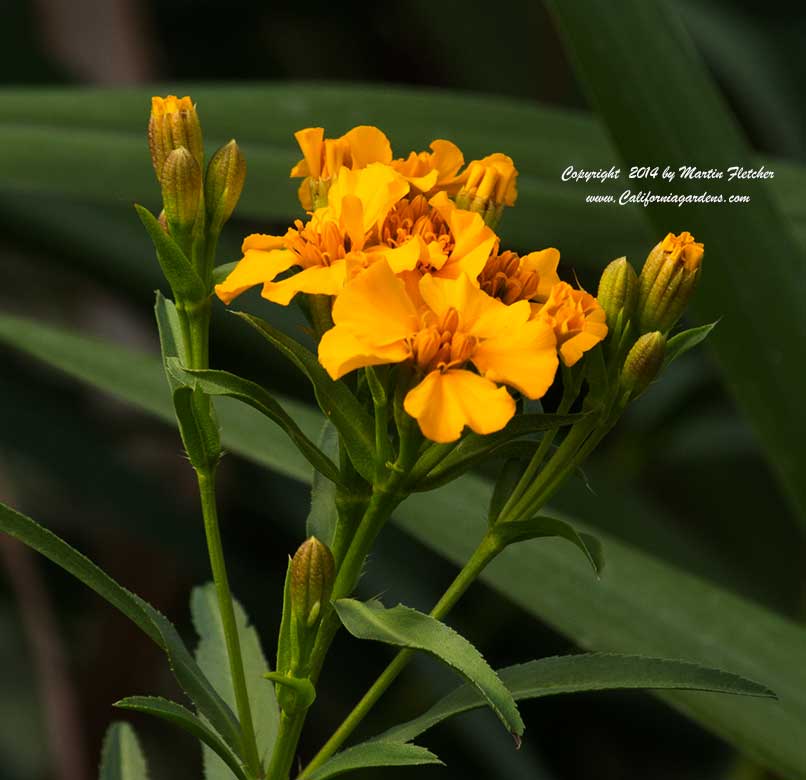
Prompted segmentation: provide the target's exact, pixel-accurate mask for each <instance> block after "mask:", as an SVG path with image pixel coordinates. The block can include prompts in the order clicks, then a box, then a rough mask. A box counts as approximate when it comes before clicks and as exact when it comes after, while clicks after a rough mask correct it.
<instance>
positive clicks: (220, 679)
mask: <svg viewBox="0 0 806 780" xmlns="http://www.w3.org/2000/svg"><path fill="white" fill-rule="evenodd" d="M234 608H235V624H236V626H237V627H238V636H239V637H240V641H241V657H242V658H243V664H244V673H245V675H246V680H247V689H248V691H249V704H250V706H251V710H252V717H253V720H254V723H255V727H256V732H257V733H256V735H255V736H256V738H257V746H258V750H259V751H260V759H261V762H262V763H263V765H264V766H265V765H266V764H267V763H268V759H269V758H270V756H271V751H272V749H273V747H274V743H275V741H276V739H277V730H278V728H279V725H280V712H279V710H278V708H277V699H276V697H275V695H274V689H273V688H272V686H270V685H264V684H262V683H261V678H262V676H263V675H264V674H265V673H266V672H267V671H268V670H269V665H268V663H267V662H266V658H265V656H264V655H263V649H262V647H261V644H260V637H259V636H258V633H257V631H256V630H255V627H254V626H252V625H250V623H249V619H248V618H247V616H246V613H245V612H244V610H243V607H242V606H241V605H240V604H239V603H238V602H237V601H235V602H234ZM190 612H191V615H192V616H193V625H194V626H195V628H196V633H198V635H199V637H200V638H201V641H200V642H199V645H198V647H197V648H196V663H198V665H199V668H200V669H201V670H202V672H204V674H205V675H206V676H207V678H208V679H209V680H210V682H211V683H212V685H213V687H214V688H215V690H216V691H217V693H218V695H219V696H221V698H222V699H223V700H224V701H225V702H226V703H227V704H228V705H229V707H230V708H231V709H233V710H234V709H235V706H236V702H235V691H234V689H233V687H232V678H231V677H230V668H229V657H228V655H227V644H226V638H225V636H224V627H223V624H222V622H221V614H220V612H219V610H218V597H217V594H216V589H215V585H214V584H213V583H208V584H207V585H203V586H199V587H196V588H194V589H193V592H192V594H191V596H190ZM215 763H216V759H215V757H214V756H212V755H211V754H210V752H209V751H205V756H204V764H205V773H206V777H207V779H208V780H210V779H211V777H218V776H219V775H218V774H216V771H217V770H216V769H215V768H214V767H213V766H211V765H214V764H215Z"/></svg>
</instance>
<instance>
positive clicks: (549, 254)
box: [521, 247, 560, 301]
mask: <svg viewBox="0 0 806 780" xmlns="http://www.w3.org/2000/svg"><path fill="white" fill-rule="evenodd" d="M559 264H560V253H559V252H558V251H557V250H556V249H554V247H549V248H548V249H541V250H540V251H539V252H530V253H529V254H528V255H524V256H523V257H522V258H521V271H535V272H536V273H537V275H538V277H539V278H540V282H539V284H538V287H537V294H536V295H535V300H538V301H545V300H546V299H547V298H548V297H549V295H550V294H551V288H552V287H554V285H555V284H557V283H558V282H559V281H560V277H559V276H557V266H558V265H559Z"/></svg>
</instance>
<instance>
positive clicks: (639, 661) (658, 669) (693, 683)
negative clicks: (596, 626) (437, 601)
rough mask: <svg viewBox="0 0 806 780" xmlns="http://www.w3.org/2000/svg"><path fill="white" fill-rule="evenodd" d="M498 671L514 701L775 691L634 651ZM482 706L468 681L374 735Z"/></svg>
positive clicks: (386, 737) (390, 735)
mask: <svg viewBox="0 0 806 780" xmlns="http://www.w3.org/2000/svg"><path fill="white" fill-rule="evenodd" d="M498 674H499V676H500V677H501V680H502V681H503V683H504V685H506V686H507V688H509V690H510V691H511V692H512V696H513V698H514V699H515V701H524V700H526V699H539V698H542V697H543V696H557V695H558V694H563V693H585V692H589V691H616V690H662V689H666V690H669V689H676V690H686V691H710V692H714V693H726V694H736V695H740V696H760V697H767V698H775V694H774V693H772V691H770V690H768V689H767V688H765V687H764V686H763V685H759V684H758V683H754V682H751V681H750V680H745V679H744V678H743V677H739V676H738V675H735V674H729V673H727V672H721V671H719V670H717V669H708V668H706V667H704V666H699V665H697V664H691V663H686V662H685V661H674V660H669V659H666V658H647V657H645V656H640V655H616V654H611V653H586V654H581V655H564V656H555V657H552V658H541V659H540V660H537V661H530V662H528V663H525V664H518V665H516V666H509V667H507V668H506V669H501V670H499V672H498ZM485 705H486V702H485V701H484V698H483V697H482V696H480V695H479V692H478V691H477V690H476V689H475V688H474V687H473V686H472V685H467V684H465V685H462V686H461V687H459V688H457V689H456V690H454V691H452V692H451V693H449V694H448V695H447V696H445V697H444V698H442V699H440V700H439V701H438V702H437V703H436V704H434V706H433V707H431V708H430V709H428V710H427V711H426V712H424V713H423V714H422V715H420V717H418V718H415V719H414V720H410V721H408V722H406V723H402V724H401V725H399V726H394V727H392V728H391V729H389V730H388V731H385V732H384V733H383V734H381V735H380V736H379V737H378V740H381V741H394V742H409V741H410V740H412V739H415V738H417V737H418V736H419V735H420V734H422V733H423V732H424V731H426V730H427V729H430V728H432V727H434V726H436V725H437V724H438V723H441V722H442V721H444V720H447V719H448V718H452V717H453V716H454V715H460V714H461V713H463V712H469V711H470V710H474V709H478V708H479V707H484V706H485Z"/></svg>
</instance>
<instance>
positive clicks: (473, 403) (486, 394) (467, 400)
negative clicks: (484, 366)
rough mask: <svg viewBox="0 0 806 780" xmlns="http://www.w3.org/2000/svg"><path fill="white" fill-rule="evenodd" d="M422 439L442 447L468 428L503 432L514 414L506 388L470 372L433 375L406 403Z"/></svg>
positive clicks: (406, 408) (485, 432)
mask: <svg viewBox="0 0 806 780" xmlns="http://www.w3.org/2000/svg"><path fill="white" fill-rule="evenodd" d="M403 407H404V409H405V410H406V412H407V413H408V414H410V415H411V416H412V417H414V418H415V419H416V420H417V422H418V423H419V425H420V430H421V431H422V432H423V435H424V436H425V437H426V438H428V439H431V441H436V442H440V443H444V442H450V441H456V440H457V439H458V438H459V437H460V436H461V435H462V430H463V429H464V428H465V426H467V427H469V428H472V429H473V430H474V431H475V432H476V433H480V434H487V433H494V432H495V431H500V430H501V429H502V428H503V427H504V426H505V425H506V424H507V423H508V422H509V421H510V419H512V416H513V415H514V414H515V401H514V400H513V398H512V396H511V395H510V394H509V393H508V392H507V390H506V388H505V387H496V385H495V384H494V383H493V382H491V381H490V380H489V379H485V378H484V377H481V376H479V375H478V374H474V373H472V372H471V371H463V370H461V369H459V370H456V369H454V370H450V371H445V372H444V373H442V372H440V371H432V372H431V373H430V374H428V375H427V376H426V377H425V379H423V381H422V382H420V384H419V385H417V386H416V387H415V388H413V389H412V390H410V391H409V392H408V394H407V395H406V399H405V401H404V402H403Z"/></svg>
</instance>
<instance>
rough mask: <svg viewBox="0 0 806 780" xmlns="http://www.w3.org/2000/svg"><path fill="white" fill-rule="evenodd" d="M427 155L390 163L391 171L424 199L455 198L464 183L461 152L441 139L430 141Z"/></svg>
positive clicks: (424, 153) (422, 154) (449, 142)
mask: <svg viewBox="0 0 806 780" xmlns="http://www.w3.org/2000/svg"><path fill="white" fill-rule="evenodd" d="M430 149H431V151H430V152H419V153H418V152H411V153H410V154H409V156H408V157H405V158H402V157H401V158H400V159H397V160H392V167H393V168H394V169H395V170H396V171H398V173H400V174H401V175H403V176H405V177H406V179H407V180H408V182H409V184H411V186H412V189H413V190H417V191H418V192H420V193H422V194H423V195H426V196H428V195H433V194H435V193H436V192H437V191H444V192H447V193H448V194H449V195H455V194H456V193H457V192H458V191H459V188H460V187H461V186H462V182H463V181H464V178H465V176H464V174H463V175H461V176H460V175H458V174H459V169H460V168H461V167H462V166H463V165H464V164H465V158H464V155H463V154H462V151H461V149H459V147H458V146H457V145H456V144H455V143H453V142H451V141H445V140H443V139H437V140H436V141H433V142H432V143H431V146H430Z"/></svg>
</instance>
